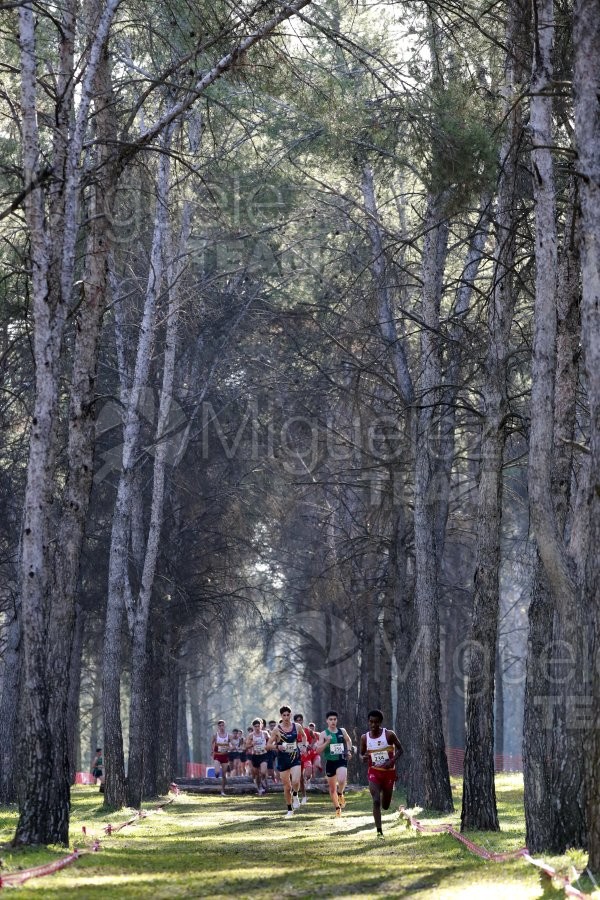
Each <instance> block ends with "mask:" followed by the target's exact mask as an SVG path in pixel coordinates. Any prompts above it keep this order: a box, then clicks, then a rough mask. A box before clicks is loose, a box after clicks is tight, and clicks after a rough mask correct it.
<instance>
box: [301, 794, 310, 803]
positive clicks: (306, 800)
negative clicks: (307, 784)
mask: <svg viewBox="0 0 600 900" xmlns="http://www.w3.org/2000/svg"><path fill="white" fill-rule="evenodd" d="M300 803H301V804H302V806H304V804H305V803H308V797H307V796H306V794H305V795H304V797H303V798H302V800H301V801H300Z"/></svg>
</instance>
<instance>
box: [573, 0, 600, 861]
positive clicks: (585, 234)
mask: <svg viewBox="0 0 600 900" xmlns="http://www.w3.org/2000/svg"><path fill="white" fill-rule="evenodd" d="M573 46H574V48H575V75H574V79H573V85H574V90H575V139H576V143H577V161H576V170H577V174H578V175H579V191H580V198H581V274H582V286H583V292H582V302H581V329H582V337H583V350H584V365H585V377H586V387H587V394H588V402H589V406H590V426H589V428H590V451H591V459H590V483H589V491H588V497H587V500H588V511H589V548H590V550H589V553H588V557H587V566H586V571H585V586H584V591H583V605H584V607H585V608H586V609H587V610H589V622H590V625H591V629H590V630H591V635H592V656H591V659H596V660H597V659H598V655H599V654H600V554H599V553H598V547H600V154H599V148H600V6H599V4H598V2H597V0H576V2H575V5H574V28H573ZM589 718H590V721H589V726H590V727H589V732H588V741H587V747H586V749H587V753H586V760H587V783H588V798H587V799H588V824H589V850H590V857H589V865H590V868H591V869H592V871H593V872H595V873H600V818H599V817H598V809H599V808H600V666H598V665H594V667H593V676H592V704H591V715H590V717H589Z"/></svg>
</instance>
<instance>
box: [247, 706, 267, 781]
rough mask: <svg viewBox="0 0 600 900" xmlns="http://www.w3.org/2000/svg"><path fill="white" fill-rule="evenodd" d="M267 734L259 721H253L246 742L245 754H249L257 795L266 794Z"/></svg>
mask: <svg viewBox="0 0 600 900" xmlns="http://www.w3.org/2000/svg"><path fill="white" fill-rule="evenodd" d="M268 740H269V732H268V731H265V729H264V728H263V727H262V720H261V719H254V720H253V722H252V731H251V732H250V734H249V735H248V738H247V740H246V752H247V753H249V754H250V762H251V763H252V778H253V779H254V783H255V784H256V791H257V793H258V794H266V793H267V741H268Z"/></svg>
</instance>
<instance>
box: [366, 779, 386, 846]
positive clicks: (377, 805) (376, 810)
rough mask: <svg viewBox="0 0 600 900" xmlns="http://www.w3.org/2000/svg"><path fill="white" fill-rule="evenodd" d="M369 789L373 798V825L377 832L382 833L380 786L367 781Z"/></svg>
mask: <svg viewBox="0 0 600 900" xmlns="http://www.w3.org/2000/svg"><path fill="white" fill-rule="evenodd" d="M369 791H370V792H371V797H372V798H373V818H374V819H375V827H376V828H377V834H383V831H382V830H381V787H380V786H379V785H378V784H375V783H374V782H372V781H370V782H369Z"/></svg>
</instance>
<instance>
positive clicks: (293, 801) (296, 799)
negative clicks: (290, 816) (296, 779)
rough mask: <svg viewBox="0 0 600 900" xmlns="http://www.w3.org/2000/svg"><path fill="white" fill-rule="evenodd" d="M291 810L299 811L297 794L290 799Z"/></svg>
mask: <svg viewBox="0 0 600 900" xmlns="http://www.w3.org/2000/svg"><path fill="white" fill-rule="evenodd" d="M292 809H300V801H299V800H298V794H296V795H295V796H294V798H293V799H292Z"/></svg>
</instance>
